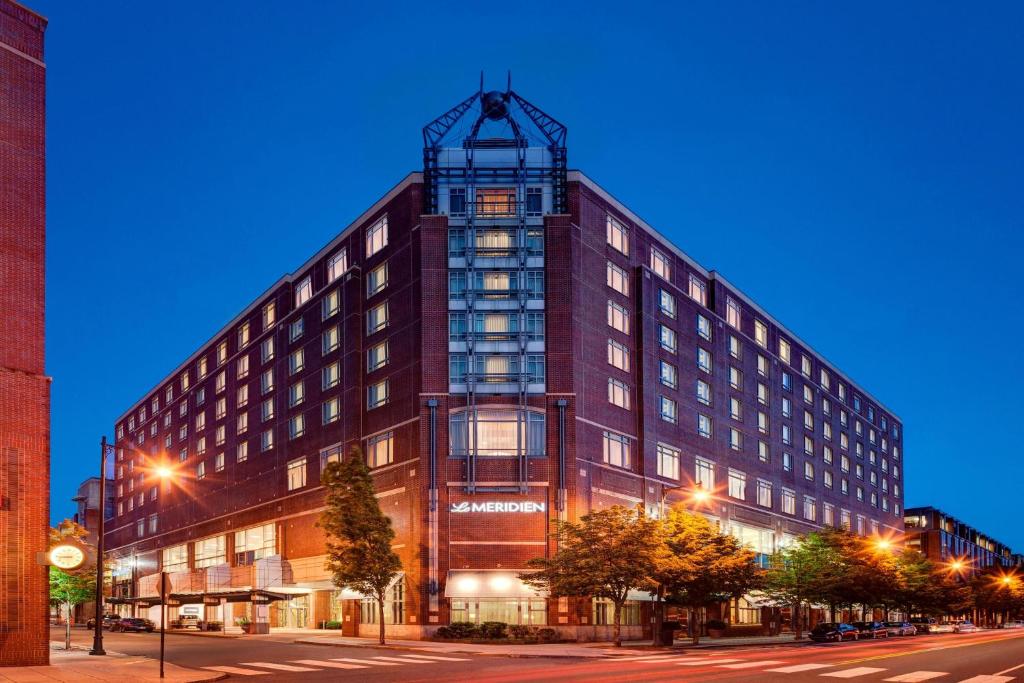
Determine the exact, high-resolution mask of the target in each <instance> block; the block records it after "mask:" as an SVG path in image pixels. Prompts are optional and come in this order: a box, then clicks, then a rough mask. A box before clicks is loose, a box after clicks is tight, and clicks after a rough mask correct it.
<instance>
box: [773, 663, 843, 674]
mask: <svg viewBox="0 0 1024 683" xmlns="http://www.w3.org/2000/svg"><path fill="white" fill-rule="evenodd" d="M831 666H835V665H834V664H794V665H792V666H783V667H780V668H778V669H768V671H771V672H772V673H779V674H795V673H799V672H801V671H814V670H815V669H827V668H829V667H831Z"/></svg>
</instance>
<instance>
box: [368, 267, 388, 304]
mask: <svg viewBox="0 0 1024 683" xmlns="http://www.w3.org/2000/svg"><path fill="white" fill-rule="evenodd" d="M387 286H388V262H387V261H385V262H384V263H382V264H380V265H379V266H377V267H376V268H374V269H373V270H371V271H370V272H369V273H367V274H366V298H367V299H369V298H370V297H371V296H373V295H374V294H377V293H379V292H382V291H384V288H385V287H387Z"/></svg>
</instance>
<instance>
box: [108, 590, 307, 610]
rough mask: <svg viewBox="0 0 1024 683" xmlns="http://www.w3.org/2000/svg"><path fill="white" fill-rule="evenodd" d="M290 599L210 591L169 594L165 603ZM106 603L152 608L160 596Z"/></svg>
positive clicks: (270, 594)
mask: <svg viewBox="0 0 1024 683" xmlns="http://www.w3.org/2000/svg"><path fill="white" fill-rule="evenodd" d="M292 597H294V596H292V595H288V594H284V593H276V592H274V591H267V590H229V591H211V592H209V593H170V594H169V595H168V596H167V601H168V604H182V605H191V604H194V603H201V602H206V601H207V600H216V601H218V602H219V601H220V600H221V599H223V600H225V601H227V602H255V603H268V602H276V601H278V600H291V599H292ZM106 601H107V602H108V603H110V604H132V603H134V604H136V605H139V606H142V607H153V606H154V605H159V604H160V596H159V595H146V596H141V597H132V598H107V599H106Z"/></svg>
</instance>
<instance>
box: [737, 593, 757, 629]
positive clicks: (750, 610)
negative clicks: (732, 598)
mask: <svg viewBox="0 0 1024 683" xmlns="http://www.w3.org/2000/svg"><path fill="white" fill-rule="evenodd" d="M732 623H734V624H760V623H761V608H759V607H755V606H754V605H752V604H750V603H749V602H747V600H746V598H739V599H737V600H736V602H734V603H733V605H732Z"/></svg>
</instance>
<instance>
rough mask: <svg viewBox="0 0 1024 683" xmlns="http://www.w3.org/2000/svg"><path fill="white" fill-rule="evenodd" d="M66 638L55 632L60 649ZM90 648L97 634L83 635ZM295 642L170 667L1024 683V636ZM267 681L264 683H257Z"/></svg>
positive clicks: (112, 636) (148, 643)
mask: <svg viewBox="0 0 1024 683" xmlns="http://www.w3.org/2000/svg"><path fill="white" fill-rule="evenodd" d="M61 637H62V631H61V630H60V629H54V632H53V634H52V639H53V640H60V639H61ZM73 639H74V642H75V643H76V644H82V645H89V644H91V642H92V632H91V631H85V630H84V629H76V630H75V631H74V638H73ZM294 639H295V636H294V635H282V636H279V637H275V636H269V637H268V636H259V637H253V638H210V637H201V636H186V635H178V634H168V636H167V659H168V661H171V662H174V663H175V664H179V665H181V666H186V667H192V668H201V669H208V670H218V671H225V672H226V673H229V674H231V678H232V679H233V680H241V679H247V678H257V680H265V681H307V680H322V681H336V680H353V681H355V680H358V681H359V683H362V681H364V680H367V681H397V680H401V681H453V680H454V681H464V680H470V679H472V680H473V681H474V683H518V682H520V681H557V682H558V683H567V682H570V681H587V683H594V682H604V681H606V682H612V681H670V680H671V681H727V682H730V683H731V682H733V681H736V682H743V681H756V682H757V683H782V682H787V683H804V682H806V681H811V680H814V681H816V682H817V683H829V682H830V681H837V680H840V681H841V680H851V679H852V680H854V681H856V682H857V683H861V682H863V683H868V682H875V681H889V682H893V683H920V682H922V681H936V682H937V683H947V682H948V683H960V682H963V681H970V682H971V683H1007V682H1008V681H1020V682H1021V683H1024V631H983V632H980V633H975V634H940V635H934V636H915V637H909V638H891V639H883V640H878V641H861V642H857V643H841V644H840V643H830V644H827V645H813V644H800V645H787V646H775V647H758V648H754V647H751V648H730V649H715V650H701V651H697V652H684V651H676V652H666V651H664V650H644V651H639V650H637V651H626V652H623V653H621V654H609V655H608V656H607V657H603V658H600V659H565V658H548V657H536V658H534V657H524V658H508V657H497V656H487V655H479V654H443V655H434V654H433V653H431V652H419V651H410V650H392V649H384V648H369V647H329V646H320V645H301V644H297V643H295V642H293V641H294ZM104 644H105V647H106V648H107V649H108V650H112V651H116V652H123V653H126V654H133V655H146V656H151V657H155V656H157V655H158V652H159V636H158V635H157V634H147V633H124V634H122V633H108V634H105V637H104ZM258 677H262V678H258Z"/></svg>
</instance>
